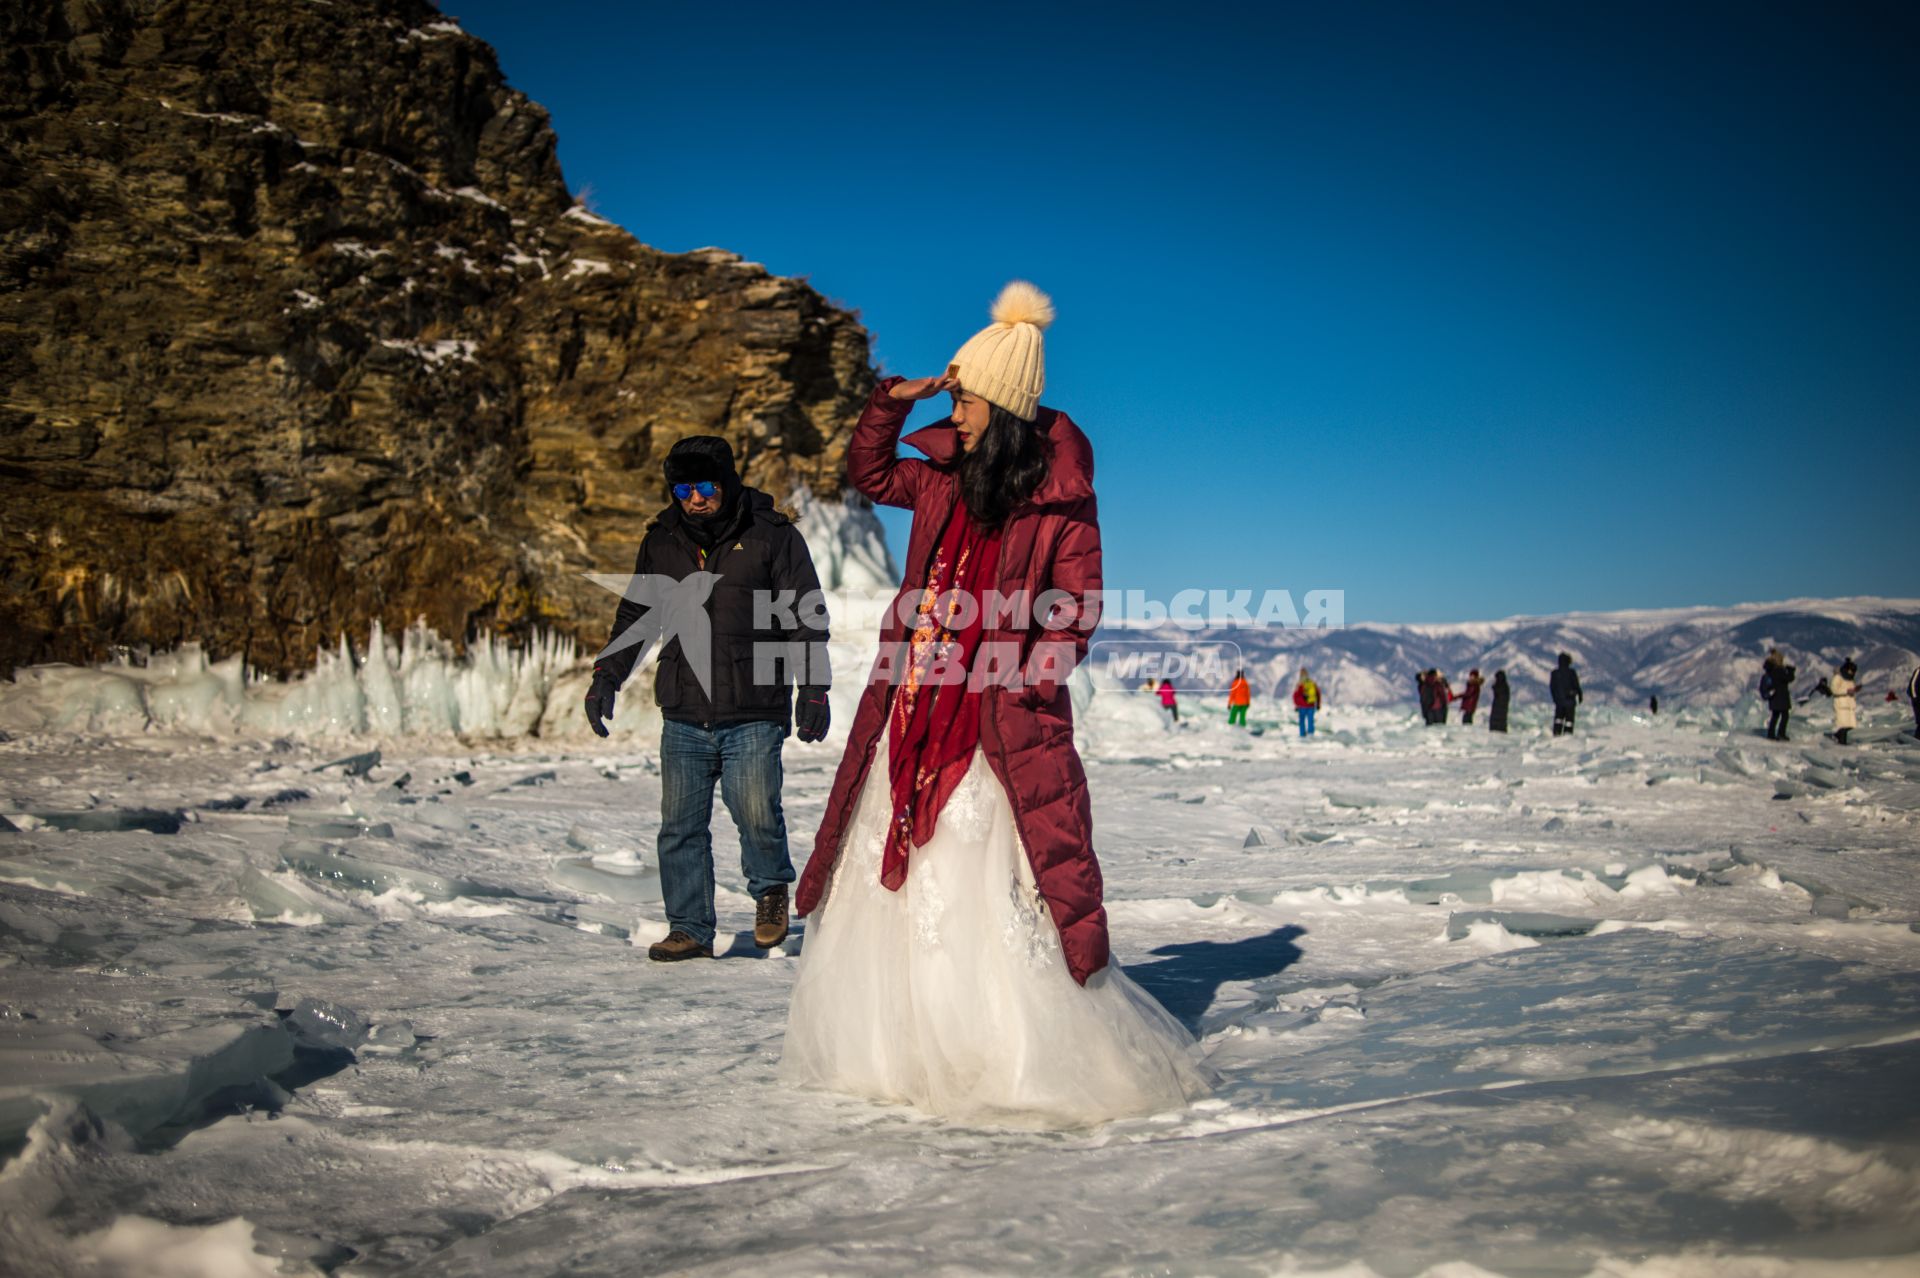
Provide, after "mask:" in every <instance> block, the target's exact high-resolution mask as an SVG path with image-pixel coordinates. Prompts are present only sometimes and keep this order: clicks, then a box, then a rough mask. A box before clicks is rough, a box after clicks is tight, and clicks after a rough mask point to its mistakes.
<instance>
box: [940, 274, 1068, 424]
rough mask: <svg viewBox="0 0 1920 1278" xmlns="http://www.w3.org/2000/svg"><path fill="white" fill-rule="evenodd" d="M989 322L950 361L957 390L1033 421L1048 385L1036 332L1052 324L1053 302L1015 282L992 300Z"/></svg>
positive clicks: (1044, 355) (1043, 356)
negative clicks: (955, 370)
mask: <svg viewBox="0 0 1920 1278" xmlns="http://www.w3.org/2000/svg"><path fill="white" fill-rule="evenodd" d="M991 314H992V316H993V323H991V324H989V325H987V326H986V327H985V328H983V329H981V330H980V331H979V332H977V333H975V334H974V335H973V336H972V337H969V338H968V339H967V344H966V345H965V346H962V347H961V348H960V349H959V351H958V352H957V353H956V354H955V355H954V357H953V363H954V365H955V366H956V367H957V368H958V369H959V373H960V389H962V390H965V391H971V392H973V393H974V394H975V395H978V396H979V397H980V398H981V399H984V400H986V401H987V402H988V403H991V404H998V405H999V406H1000V407H1002V408H1004V409H1006V410H1007V411H1008V412H1010V413H1012V414H1013V415H1014V416H1015V417H1019V418H1023V419H1025V420H1027V421H1032V420H1033V416H1034V414H1035V413H1036V412H1037V411H1038V410H1039V408H1040V392H1041V391H1042V390H1044V389H1045V388H1046V384H1047V360H1046V351H1045V348H1044V344H1043V342H1042V340H1041V336H1040V335H1041V333H1042V332H1043V331H1044V330H1045V329H1046V327H1047V325H1049V324H1051V323H1053V299H1052V298H1050V297H1048V296H1047V295H1046V294H1045V293H1042V292H1041V291H1040V290H1039V289H1037V288H1035V287H1034V286H1033V285H1031V284H1029V283H1027V282H1026V281H1025V280H1015V281H1013V283H1011V284H1009V285H1007V286H1006V287H1005V288H1003V289H1001V290H1000V296H999V297H998V298H996V299H995V300H994V303H993V310H992V312H991Z"/></svg>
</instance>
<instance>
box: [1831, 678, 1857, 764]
mask: <svg viewBox="0 0 1920 1278" xmlns="http://www.w3.org/2000/svg"><path fill="white" fill-rule="evenodd" d="M1859 687H1860V667H1859V666H1857V665H1855V664H1854V661H1853V658H1852V657H1848V658H1847V659H1846V660H1845V661H1843V662H1841V663H1840V671H1839V673H1838V674H1836V675H1834V676H1833V678H1831V679H1829V680H1827V691H1828V692H1830V693H1832V694H1833V739H1834V740H1835V741H1838V742H1839V743H1840V744H1841V745H1845V744H1847V734H1848V733H1849V732H1852V731H1853V730H1854V729H1855V728H1856V727H1858V726H1859V723H1860V721H1859V718H1858V709H1859V703H1858V702H1857V701H1856V700H1855V699H1854V693H1855V692H1856V691H1857V690H1858V689H1859Z"/></svg>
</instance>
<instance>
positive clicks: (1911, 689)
mask: <svg viewBox="0 0 1920 1278" xmlns="http://www.w3.org/2000/svg"><path fill="white" fill-rule="evenodd" d="M1907 704H1908V705H1910V706H1912V707H1913V735H1914V736H1916V737H1920V666H1915V667H1914V668H1913V673H1911V674H1909V675H1908V676H1907Z"/></svg>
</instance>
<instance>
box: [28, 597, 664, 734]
mask: <svg viewBox="0 0 1920 1278" xmlns="http://www.w3.org/2000/svg"><path fill="white" fill-rule="evenodd" d="M398 647H399V650H398V651H397V652H396V651H395V645H394V643H393V641H392V640H391V639H389V638H388V637H387V635H386V634H385V632H384V631H383V630H382V629H381V626H380V623H379V622H377V621H376V622H374V623H373V626H372V629H371V632H370V634H369V635H368V643H367V651H366V652H365V653H364V654H356V653H355V652H354V651H353V649H352V648H351V647H350V646H349V645H348V643H347V641H346V639H345V637H344V636H343V637H342V638H341V640H340V643H339V646H338V647H337V648H336V649H335V650H334V651H332V652H328V651H327V650H326V649H324V648H323V649H320V650H319V651H318V652H317V653H316V659H315V663H314V668H313V669H312V670H311V671H309V672H307V673H306V674H304V675H301V676H299V677H297V678H295V679H292V680H289V681H285V682H282V681H279V680H276V679H272V678H270V677H268V676H265V675H260V676H255V677H249V676H248V675H247V673H246V672H245V670H244V669H243V667H242V663H241V659H240V658H239V657H238V656H233V657H228V658H227V659H225V660H223V661H215V662H210V661H208V660H207V658H206V654H205V653H204V652H203V651H202V650H201V648H200V645H199V644H197V643H189V644H183V645H182V646H181V647H180V648H179V649H178V650H177V651H174V652H168V653H160V654H156V655H155V656H153V657H151V658H150V659H149V660H148V661H147V663H146V664H145V665H143V666H140V665H134V664H132V663H131V662H129V661H127V660H126V659H125V658H120V659H117V660H115V661H114V662H112V663H110V664H108V665H104V666H100V667H96V668H92V669H89V668H86V667H79V666H67V665H46V666H30V667H26V668H23V669H21V670H18V671H16V672H15V674H14V683H13V684H12V685H11V686H7V685H0V727H5V728H6V729H8V730H10V731H14V732H99V733H125V732H140V731H171V732H190V733H195V734H201V735H209V736H232V735H238V736H267V737H292V738H312V737H339V736H362V735H370V736H378V737H393V736H413V735H434V734H457V735H460V736H467V737H518V736H526V735H529V734H533V733H539V734H541V735H547V731H546V730H561V731H564V730H565V728H566V726H567V725H566V723H565V720H566V719H567V718H568V716H571V717H573V718H578V717H579V714H578V706H577V702H578V700H579V698H578V697H576V696H574V695H573V691H574V689H573V685H574V684H575V683H578V684H580V689H579V691H580V692H581V693H582V694H583V695H584V691H585V682H584V680H585V675H584V674H581V673H580V672H578V671H574V670H573V667H574V666H576V665H577V664H579V654H578V652H577V651H576V649H575V646H574V643H573V641H572V640H571V639H568V638H566V637H565V636H561V635H554V634H550V633H547V632H538V633H536V634H535V636H534V639H533V642H532V643H531V644H530V645H529V646H527V647H525V648H512V647H509V646H507V645H506V644H505V643H504V642H501V641H500V640H497V639H495V638H494V637H493V636H492V635H481V636H480V637H478V638H476V639H475V640H473V642H471V643H469V644H468V645H467V653H466V655H465V656H464V657H461V656H458V655H457V654H456V653H455V652H454V650H453V645H452V644H451V643H449V642H447V640H445V639H443V638H441V637H440V636H439V635H437V634H435V633H434V632H433V631H431V630H429V629H427V627H426V626H425V625H424V624H423V623H415V624H414V625H413V626H411V627H409V628H408V630H407V632H406V634H405V635H403V636H402V638H401V642H400V644H399V645H398ZM637 717H638V716H632V718H637Z"/></svg>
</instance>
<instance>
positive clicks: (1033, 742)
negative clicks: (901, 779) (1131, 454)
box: [794, 377, 1107, 984]
mask: <svg viewBox="0 0 1920 1278" xmlns="http://www.w3.org/2000/svg"><path fill="white" fill-rule="evenodd" d="M900 381H901V379H900V378H898V377H890V378H888V379H887V380H885V381H883V382H881V383H880V385H879V386H878V387H876V388H875V390H874V392H873V398H872V399H870V400H868V401H867V407H866V410H865V411H864V412H862V413H861V414H860V421H859V423H858V424H857V425H856V426H855V427H854V431H853V440H852V442H851V443H850V444H849V445H848V447H847V482H849V483H850V484H852V485H853V486H854V488H856V489H857V490H859V491H860V492H861V493H864V494H865V495H866V496H867V497H869V498H870V499H872V500H873V501H875V502H878V503H880V504H881V505H883V506H902V507H905V508H907V509H910V510H912V511H913V531H912V532H911V534H910V535H909V537H908V541H907V562H906V580H905V582H904V583H902V585H901V588H900V591H899V593H898V595H897V596H896V598H895V601H894V606H893V608H891V609H890V610H889V611H888V613H887V618H886V621H885V622H884V623H883V624H882V626H881V629H880V648H881V657H880V660H881V661H883V662H884V661H886V660H887V659H888V653H889V650H894V651H898V650H900V649H901V648H902V647H903V646H904V645H905V643H906V639H907V626H906V623H905V622H904V621H903V620H902V617H903V616H904V617H911V616H912V615H913V605H914V602H915V601H917V600H918V599H919V596H920V591H921V587H922V586H923V585H924V584H925V582H926V572H927V564H928V560H929V558H930V557H931V555H932V553H933V550H934V548H935V546H936V545H937V544H938V542H939V540H940V533H941V530H942V529H943V528H944V527H945V526H946V522H947V517H948V516H949V515H950V514H952V512H953V508H954V505H955V503H956V502H958V501H959V500H960V482H959V476H958V474H957V473H956V472H957V467H958V464H959V460H960V454H961V448H960V438H959V434H958V432H956V431H955V430H954V429H953V427H951V426H947V425H941V426H929V427H928V428H926V429H925V430H918V431H915V432H914V433H913V434H912V435H909V436H908V437H907V443H909V444H911V445H913V446H914V447H915V448H917V449H919V450H920V451H921V452H923V453H925V454H926V455H927V456H928V458H930V459H931V460H929V461H921V460H919V459H917V458H897V457H895V456H894V448H895V443H896V441H897V440H898V439H899V437H900V428H901V426H902V425H904V424H905V422H906V418H907V414H908V412H909V411H911V409H912V407H913V401H910V400H903V399H895V398H894V397H893V396H892V395H891V394H889V393H888V392H889V391H891V390H892V389H893V387H894V386H895V385H897V384H898V383H899V382H900ZM1035 429H1037V430H1039V431H1040V432H1041V433H1042V435H1043V437H1044V438H1045V439H1046V441H1047V446H1048V452H1049V459H1048V465H1047V478H1046V480H1045V481H1044V482H1043V483H1042V484H1041V485H1040V487H1039V489H1038V490H1036V491H1035V493H1034V494H1033V497H1032V498H1031V499H1030V500H1029V501H1027V502H1026V503H1024V504H1023V505H1021V506H1020V507H1019V508H1018V509H1016V510H1015V511H1014V513H1013V515H1012V516H1011V517H1010V518H1009V519H1008V520H1007V523H1006V526H1005V529H1004V531H1003V533H1002V536H1001V542H1000V562H999V567H998V571H997V572H996V573H995V580H994V584H993V588H994V589H997V590H998V591H999V592H1000V593H1001V594H1002V595H1006V596H1011V595H1013V594H1014V593H1015V592H1018V591H1026V592H1027V596H1026V597H1027V598H1028V599H1029V600H1034V599H1038V598H1039V596H1040V595H1041V594H1042V593H1044V592H1046V591H1049V590H1059V591H1065V592H1067V593H1068V594H1070V595H1072V596H1074V598H1075V599H1080V600H1084V599H1085V597H1086V594H1087V592H1088V591H1098V590H1099V589H1100V588H1101V578H1100V524H1099V516H1098V512H1097V510H1096V508H1095V505H1094V498H1093V448H1092V446H1091V445H1089V444H1088V443H1087V437H1086V436H1085V435H1083V434H1081V433H1080V428H1079V427H1077V426H1075V425H1074V424H1073V423H1072V422H1071V421H1070V420H1068V418H1067V415H1066V414H1065V413H1058V412H1055V411H1053V410H1052V409H1048V408H1042V409H1041V410H1040V412H1039V416H1038V417H1037V419H1036V422H1035ZM903 600H904V601H906V602H905V604H904V605H903V603H902V601H903ZM1033 611H1034V612H1035V613H1036V614H1039V612H1040V610H1039V609H1037V608H1036V609H1034V610H1033ZM1046 620H1047V618H1046V616H1044V615H1035V616H1033V617H1031V618H1030V619H1029V624H1028V625H1027V626H1026V627H1025V628H1016V629H1007V628H1004V627H999V628H996V627H989V628H988V629H987V630H986V631H985V632H984V633H983V634H982V635H981V643H982V644H983V645H985V644H989V643H1009V642H1011V643H1016V644H1018V645H1019V649H1020V655H1021V659H1022V661H1023V663H1024V668H1025V669H1028V670H1033V669H1035V668H1036V666H1037V664H1038V662H1037V661H1036V656H1040V655H1050V656H1051V658H1052V660H1053V661H1054V662H1055V663H1056V664H1055V669H1056V670H1057V671H1058V674H1057V675H1056V676H1055V679H1056V680H1058V681H1048V682H1046V683H1043V684H1040V685H1038V686H1034V685H1029V687H1028V688H1027V690H1026V691H1024V692H1023V691H1021V690H1019V689H1017V688H997V687H988V688H987V689H986V690H985V691H984V692H983V693H982V697H983V700H982V703H981V710H980V748H981V749H982V750H984V751H985V752H986V756H987V764H988V766H989V767H991V768H992V770H993V774H994V775H995V776H996V777H998V778H999V779H1000V784H1001V785H1002V786H1003V787H1004V788H1005V789H1006V792H1007V798H1008V801H1009V802H1010V803H1011V804H1012V806H1013V815H1014V824H1015V826H1016V827H1017V828H1018V830H1019V832H1020V841H1021V842H1022V843H1023V844H1025V846H1026V850H1027V860H1028V861H1029V862H1030V863H1031V864H1032V866H1033V877H1034V881H1035V883H1036V884H1037V885H1038V887H1039V889H1040V895H1041V897H1042V898H1044V899H1045V901H1046V903H1047V909H1048V911H1049V913H1051V914H1052V916H1053V922H1054V926H1055V927H1056V928H1058V929H1059V932H1060V943H1061V947H1062V948H1063V949H1064V951H1065V953H1066V960H1067V970H1068V971H1070V972H1072V973H1073V978H1074V979H1075V980H1076V981H1079V982H1081V983H1082V984H1085V983H1086V980H1087V978H1088V977H1089V976H1092V975H1093V974H1094V973H1095V972H1097V971H1099V970H1100V969H1101V968H1103V967H1105V966H1106V965H1107V911H1106V907H1105V906H1103V905H1102V904H1101V884H1100V863H1099V862H1098V861H1097V860H1096V859H1095V858H1094V854H1093V809H1092V804H1091V802H1090V801H1089V799H1088V796H1087V775H1086V772H1085V771H1084V770H1083V769H1082V768H1081V766H1080V756H1079V754H1077V753H1076V752H1075V751H1074V748H1073V703H1072V701H1071V700H1070V699H1069V698H1068V695H1067V688H1066V686H1065V683H1064V679H1065V674H1066V672H1067V671H1068V670H1071V669H1072V667H1073V666H1074V665H1076V664H1078V662H1079V661H1080V659H1081V658H1083V657H1084V656H1086V652H1087V638H1088V636H1089V635H1090V634H1091V633H1092V631H1093V628H1094V624H1095V623H1096V622H1097V620H1098V618H1097V617H1089V616H1088V615H1086V611H1085V610H1083V611H1082V612H1081V615H1080V616H1079V617H1077V618H1076V619H1074V621H1073V622H1072V623H1071V624H1068V625H1065V626H1062V627H1061V628H1058V629H1052V630H1049V629H1047V628H1045V625H1044V623H1045V621H1046ZM876 669H878V667H876ZM891 691H892V686H891V684H889V683H888V682H886V681H885V680H876V679H871V678H870V679H869V680H868V682H867V686H866V690H865V691H864V692H863V693H862V694H861V697H860V709H859V711H858V713H856V714H855V716H854V720H853V730H852V732H851V733H850V734H849V736H848V740H847V752H846V754H845V755H843V756H842V757H841V760H840V770H839V772H838V773H837V774H836V775H835V776H834V779H833V794H832V796H831V797H830V798H829V799H828V800H827V815H826V818H825V819H824V820H823V821H822V822H821V824H820V833H819V835H818V837H816V838H815V840H814V844H813V856H812V858H811V859H810V860H809V861H808V862H807V867H806V870H805V871H804V872H803V873H802V874H801V876H800V888H799V892H798V894H797V895H796V897H795V900H794V909H795V912H796V913H798V914H801V915H805V914H808V913H811V912H812V911H813V909H814V908H815V907H816V906H818V905H819V904H820V899H821V897H822V896H823V895H824V894H825V892H826V887H827V881H828V878H829V876H830V875H831V873H832V871H833V863H834V860H835V859H836V858H837V857H838V856H839V854H840V843H841V840H842V839H843V838H845V836H846V832H847V824H848V822H849V821H850V820H851V819H852V817H853V810H854V805H855V804H856V802H857V801H858V800H859V797H860V793H861V788H862V786H864V785H865V783H866V780H867V773H868V771H869V769H870V767H871V765H872V763H873V756H874V752H875V750H876V749H878V748H879V744H880V734H881V733H882V732H884V731H885V730H886V726H887V708H888V705H889V701H890V696H889V694H890V693H891ZM876 783H877V784H880V785H885V784H886V778H885V777H879V778H876ZM908 873H909V874H911V873H912V870H911V868H909V870H908Z"/></svg>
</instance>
